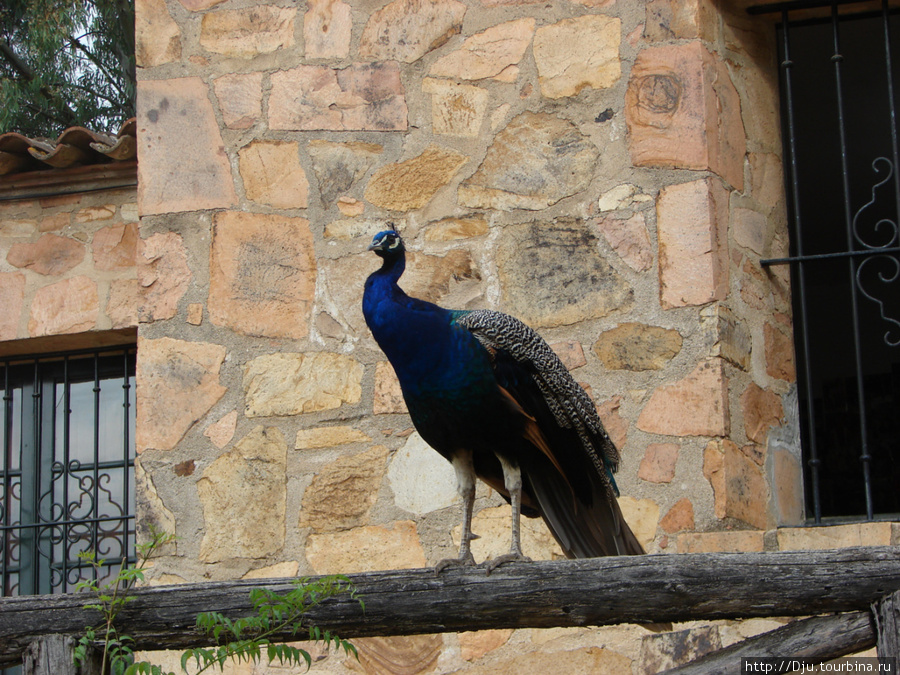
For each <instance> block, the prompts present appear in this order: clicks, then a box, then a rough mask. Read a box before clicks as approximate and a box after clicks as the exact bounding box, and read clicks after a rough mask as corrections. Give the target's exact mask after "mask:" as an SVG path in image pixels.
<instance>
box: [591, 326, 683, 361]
mask: <svg viewBox="0 0 900 675" xmlns="http://www.w3.org/2000/svg"><path fill="white" fill-rule="evenodd" d="M681 343H682V339H681V334H680V333H679V332H678V331H677V330H672V329H668V328H662V327H660V326H647V325H645V324H642V323H623V324H619V325H618V326H616V327H615V328H613V329H612V330H608V331H605V332H603V333H601V334H600V337H599V338H597V341H596V342H595V343H594V347H593V349H594V353H595V354H596V355H597V358H599V359H600V362H601V363H602V364H603V365H604V367H606V368H609V369H610V370H630V371H642V370H661V369H662V368H665V367H666V365H667V364H668V363H669V362H670V361H671V360H672V359H673V358H675V356H677V355H678V353H679V352H680V351H681Z"/></svg>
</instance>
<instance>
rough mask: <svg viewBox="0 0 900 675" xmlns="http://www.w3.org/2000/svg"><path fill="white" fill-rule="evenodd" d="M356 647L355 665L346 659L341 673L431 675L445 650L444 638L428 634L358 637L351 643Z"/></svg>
mask: <svg viewBox="0 0 900 675" xmlns="http://www.w3.org/2000/svg"><path fill="white" fill-rule="evenodd" d="M353 646H354V647H356V648H357V653H358V655H359V661H358V663H354V662H353V660H351V659H347V660H346V661H345V662H344V663H345V664H346V665H345V666H344V668H342V670H345V672H346V671H353V672H361V673H364V674H365V675H369V673H372V674H375V673H378V674H381V673H383V674H384V675H388V674H391V675H393V673H410V675H412V674H413V673H432V672H434V671H435V667H436V666H437V664H438V659H439V658H440V656H441V651H442V650H443V648H444V638H443V636H442V635H439V634H431V635H391V636H387V637H371V638H358V639H355V640H353Z"/></svg>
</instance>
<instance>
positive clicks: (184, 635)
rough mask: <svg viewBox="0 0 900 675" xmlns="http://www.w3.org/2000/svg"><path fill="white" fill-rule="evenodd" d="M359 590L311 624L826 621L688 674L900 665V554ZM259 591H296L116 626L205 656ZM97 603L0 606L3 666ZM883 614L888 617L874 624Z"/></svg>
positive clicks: (358, 578) (477, 575)
mask: <svg viewBox="0 0 900 675" xmlns="http://www.w3.org/2000/svg"><path fill="white" fill-rule="evenodd" d="M349 577H350V580H351V582H352V583H353V585H354V586H355V587H356V589H357V592H358V596H359V597H360V598H361V599H362V600H363V601H364V603H365V609H364V610H363V609H362V608H361V607H360V605H359V603H358V602H356V601H355V600H353V599H351V598H349V597H336V598H332V599H330V600H328V601H327V602H325V603H323V604H322V605H320V606H319V607H317V608H316V609H315V610H314V611H313V612H311V613H310V615H309V619H310V621H311V622H313V623H315V624H316V625H318V626H322V627H324V628H328V629H329V630H332V631H334V632H335V633H337V634H338V635H340V636H341V637H343V638H354V637H367V636H376V635H410V634H419V633H440V632H455V631H471V630H481V629H487V628H526V627H528V628H551V627H559V626H597V625H609V624H617V623H662V622H672V621H687V620H713V619H739V618H749V617H789V616H811V615H818V616H815V617H814V618H812V619H806V620H804V621H798V622H794V623H792V624H788V625H787V626H785V627H783V628H780V629H778V630H776V631H773V632H772V633H767V634H765V635H764V636H760V637H757V638H753V639H751V640H748V641H746V642H744V643H740V644H739V645H735V646H734V647H732V648H729V649H726V650H723V651H722V652H717V653H716V654H714V655H711V656H709V657H707V658H706V660H705V661H704V663H703V665H700V664H697V666H696V668H699V670H694V671H690V668H691V666H688V667H687V668H686V669H682V671H683V672H702V673H716V672H726V671H728V672H735V669H734V665H733V664H735V662H739V660H740V658H741V656H747V655H752V656H765V655H769V654H773V655H777V656H808V657H811V658H823V659H828V658H835V657H837V656H841V655H844V654H850V653H854V652H856V651H859V650H862V649H866V648H869V647H871V646H873V645H875V644H876V642H877V643H878V646H879V653H880V654H885V655H890V656H895V657H896V656H897V641H898V634H897V631H898V628H897V626H898V624H900V621H898V617H900V615H898V612H900V592H898V591H900V547H866V548H849V549H840V550H831V551H793V552H777V553H693V554H680V555H647V556H635V557H620V558H596V559H591V560H559V561H552V562H535V563H516V564H509V565H504V566H502V567H500V568H498V569H497V570H495V571H494V572H493V573H492V574H491V575H490V576H488V575H486V574H485V572H484V571H483V570H480V569H471V570H470V569H452V568H451V569H447V570H445V571H443V572H442V573H441V574H440V575H439V576H436V575H435V574H434V572H433V571H432V570H430V569H415V570H394V571H386V572H371V573H365V574H352V575H349ZM255 586H266V587H268V588H271V589H272V590H275V591H281V590H288V589H289V588H290V580H288V579H265V580H247V581H233V582H212V583H200V584H184V585H178V586H155V587H148V588H140V589H137V590H135V591H134V596H135V598H134V600H133V601H132V602H130V603H129V604H128V605H127V607H126V609H125V610H123V611H122V613H121V614H120V615H119V619H118V621H117V625H118V626H119V628H120V630H121V632H123V633H126V634H128V635H130V636H131V637H132V638H134V640H135V648H136V649H141V650H154V649H185V648H188V647H196V646H203V645H205V644H207V639H206V638H205V637H203V636H202V635H200V634H199V633H198V632H196V631H195V629H194V620H195V617H196V615H197V613H198V612H201V611H219V612H222V613H224V614H226V615H227V616H230V617H239V616H246V615H248V614H251V613H252V608H251V606H250V603H249V589H250V588H253V587H255ZM88 600H89V596H86V595H84V594H74V595H48V596H24V597H12V598H2V599H0V666H2V665H9V664H12V663H16V662H20V661H21V659H22V655H23V653H24V652H25V651H26V649H27V648H28V647H29V645H33V644H37V645H40V644H41V641H42V640H43V639H44V638H47V637H48V636H51V635H56V636H59V635H79V634H82V633H83V631H84V628H85V626H88V625H93V624H96V623H97V622H98V620H99V614H98V613H97V612H96V611H94V610H87V609H84V604H85V603H86V602H88ZM873 608H875V609H874V610H873ZM873 611H875V612H878V613H880V614H881V615H882V616H881V618H880V619H879V621H878V622H875V621H873V620H872V616H873V614H872V612H873ZM835 613H838V614H835ZM821 615H832V616H821ZM280 637H283V638H284V639H285V640H290V639H292V637H291V636H290V635H284V636H280ZM293 639H295V638H293ZM34 649H35V648H34V647H32V650H34ZM890 650H893V651H890ZM717 659H718V660H717ZM35 673H36V675H40V673H41V671H40V670H39V669H35Z"/></svg>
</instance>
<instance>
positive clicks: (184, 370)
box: [135, 337, 226, 452]
mask: <svg viewBox="0 0 900 675" xmlns="http://www.w3.org/2000/svg"><path fill="white" fill-rule="evenodd" d="M138 348H139V350H140V352H141V358H140V359H138V364H137V374H136V381H137V403H138V405H137V432H136V438H135V442H136V444H137V448H138V452H142V451H144V450H146V449H148V448H155V449H157V450H171V449H172V448H174V447H175V446H176V445H177V444H178V442H179V441H180V440H181V439H182V437H183V436H184V435H185V433H187V431H188V429H190V428H191V427H192V426H193V425H194V424H195V423H196V422H197V421H199V420H200V419H201V418H202V417H203V416H204V415H206V413H207V412H209V410H210V408H212V407H213V405H214V404H215V403H216V402H218V400H219V399H220V398H222V396H223V395H224V394H225V391H226V388H225V387H223V386H222V385H220V384H219V370H220V369H221V367H222V363H223V362H224V361H225V351H226V350H225V347H223V346H221V345H216V344H211V343H208V342H185V341H183V340H175V339H173V338H168V337H166V338H159V339H157V340H149V339H141V340H139V344H138Z"/></svg>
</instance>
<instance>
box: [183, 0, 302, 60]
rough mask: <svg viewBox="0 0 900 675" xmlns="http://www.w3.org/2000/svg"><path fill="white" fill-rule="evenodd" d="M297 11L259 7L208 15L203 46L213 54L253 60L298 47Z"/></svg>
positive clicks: (203, 22) (202, 30) (203, 23)
mask: <svg viewBox="0 0 900 675" xmlns="http://www.w3.org/2000/svg"><path fill="white" fill-rule="evenodd" d="M296 16H297V10H296V9H295V8H293V7H276V6H274V5H256V6H254V7H247V8H243V9H222V10H219V11H216V12H207V13H205V14H204V15H203V18H202V20H201V22H200V44H201V45H202V46H203V48H204V49H206V50H207V51H209V52H213V53H216V54H222V55H223V56H227V57H230V58H238V59H250V58H253V57H254V56H259V55H260V54H271V53H272V52H275V51H278V50H279V49H289V48H290V47H292V46H293V44H294V21H295V18H296Z"/></svg>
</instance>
